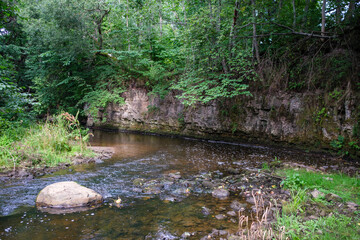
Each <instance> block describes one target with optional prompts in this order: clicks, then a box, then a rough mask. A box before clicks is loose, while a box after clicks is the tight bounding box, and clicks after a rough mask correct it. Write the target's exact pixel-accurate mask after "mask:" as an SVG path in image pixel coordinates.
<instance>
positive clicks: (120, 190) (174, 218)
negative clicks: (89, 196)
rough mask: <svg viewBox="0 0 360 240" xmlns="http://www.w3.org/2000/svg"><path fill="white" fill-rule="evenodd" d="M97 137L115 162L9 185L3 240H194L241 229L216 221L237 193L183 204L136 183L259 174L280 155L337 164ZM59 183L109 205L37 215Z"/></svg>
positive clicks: (248, 150) (266, 151)
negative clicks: (42, 194) (72, 184)
mask: <svg viewBox="0 0 360 240" xmlns="http://www.w3.org/2000/svg"><path fill="white" fill-rule="evenodd" d="M94 135H95V136H94V138H93V139H92V141H91V144H92V145H93V146H111V147H114V148H115V154H114V156H113V157H112V158H111V159H109V160H106V161H104V162H103V163H100V164H89V165H80V166H73V167H72V168H71V169H67V170H62V171H60V172H58V173H55V174H53V175H50V176H46V177H42V178H36V179H32V180H17V181H14V182H9V183H6V184H4V185H3V186H1V188H0V216H2V217H0V239H29V236H36V238H37V239H144V237H146V236H148V238H149V239H175V236H177V237H179V236H180V235H181V234H183V233H184V232H197V235H196V237H195V238H194V239H198V238H200V236H204V235H206V233H209V232H211V230H212V229H214V228H215V229H228V230H230V231H235V230H236V227H237V224H236V219H235V218H234V217H229V216H228V217H227V218H226V219H223V220H217V219H215V218H214V216H215V215H216V214H226V212H227V211H229V210H230V208H229V205H230V202H231V201H232V200H234V199H239V197H237V196H231V197H230V198H229V199H227V200H216V199H214V198H212V197H211V194H204V193H202V194H200V193H192V194H190V195H189V196H184V197H183V198H182V199H181V201H179V202H168V201H163V200H162V199H165V198H166V196H162V195H159V196H155V197H153V196H149V195H146V194H144V193H142V192H139V191H134V185H133V181H134V180H135V179H136V178H143V179H145V180H151V179H158V178H161V177H163V175H164V174H166V173H169V172H177V171H178V172H180V173H181V175H182V176H183V178H190V177H191V176H193V175H195V174H199V173H202V172H207V171H214V170H217V169H219V168H221V169H226V168H228V167H231V166H237V167H242V168H247V169H256V168H259V167H261V164H262V163H263V162H266V161H270V160H272V159H274V157H275V156H276V157H277V158H279V159H280V160H282V161H297V162H306V163H307V164H314V165H315V164H327V161H329V160H328V159H327V158H326V157H323V156H322V155H312V154H307V153H301V154H299V152H297V151H290V150H286V149H276V148H270V147H263V146H254V145H247V144H229V143H225V142H210V141H200V140H193V139H181V138H170V137H159V136H149V135H140V134H130V133H107V132H99V131H97V132H95V134H94ZM59 181H76V182H78V183H80V184H81V185H83V186H86V187H89V188H91V189H94V190H95V191H97V192H99V193H100V194H102V195H103V196H104V197H105V198H106V199H107V202H106V204H105V205H104V206H103V207H101V208H99V209H94V210H90V211H87V212H82V213H70V214H64V215H50V214H46V213H42V212H40V211H38V210H36V209H35V207H34V205H35V199H36V196H37V194H38V192H39V191H40V190H41V189H42V188H44V187H45V186H47V185H49V184H51V183H54V182H59ZM117 197H121V198H122V199H123V203H124V206H123V207H122V208H117V207H114V206H113V207H111V206H110V205H111V204H110V203H111V202H112V199H117ZM240 200H241V199H240ZM202 206H206V207H208V208H210V209H211V210H212V214H210V215H209V216H203V214H202V213H201V207H202ZM202 234H203V235H202Z"/></svg>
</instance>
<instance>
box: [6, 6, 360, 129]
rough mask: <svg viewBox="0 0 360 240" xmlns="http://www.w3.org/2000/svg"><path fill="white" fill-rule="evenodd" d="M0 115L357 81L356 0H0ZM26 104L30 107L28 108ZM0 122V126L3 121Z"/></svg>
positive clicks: (333, 85) (340, 85)
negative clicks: (138, 95)
mask: <svg viewBox="0 0 360 240" xmlns="http://www.w3.org/2000/svg"><path fill="white" fill-rule="evenodd" d="M0 4H1V5H0V20H1V25H0V42H1V48H0V73H1V75H0V94H1V99H0V119H1V121H4V120H14V119H19V118H21V117H22V116H23V115H24V114H25V113H26V114H29V109H32V112H34V111H35V113H36V114H53V113H57V112H60V111H62V110H65V111H67V112H70V113H72V114H75V113H76V112H77V111H78V110H81V111H83V109H84V106H86V109H87V110H88V111H95V110H96V109H97V108H99V107H105V106H106V105H107V104H108V103H110V102H115V103H121V102H122V101H123V99H122V98H121V93H122V92H124V91H125V90H126V89H127V88H128V87H130V86H142V87H146V88H147V89H148V90H149V91H150V93H151V94H156V95H159V96H160V97H164V96H166V95H167V93H168V92H169V91H175V92H176V93H177V96H178V98H180V99H182V101H183V103H184V104H187V105H191V104H195V103H199V102H202V103H207V102H209V101H212V100H214V99H219V98H232V97H235V96H237V95H243V94H245V95H251V92H252V91H259V90H260V91H274V90H285V91H312V90H314V89H325V90H326V91H333V90H335V89H339V91H340V90H341V89H345V88H346V87H347V86H348V85H349V84H350V85H351V86H352V88H355V89H359V88H360V86H359V81H358V79H359V69H358V68H359V67H358V65H359V64H358V59H359V51H360V48H359V45H360V44H359V43H358V39H359V36H360V34H359V31H360V29H359V22H360V21H359V20H360V19H359V16H360V14H359V11H360V10H359V9H360V3H359V1H355V0H351V1H341V0H301V1H300V0H292V1H283V0H246V1H244V0H232V1H224V0H171V1H168V0H87V1H85V0H36V1H35V0H19V1H16V0H5V1H1V3H0ZM33 110H34V111H33ZM1 121H0V125H1Z"/></svg>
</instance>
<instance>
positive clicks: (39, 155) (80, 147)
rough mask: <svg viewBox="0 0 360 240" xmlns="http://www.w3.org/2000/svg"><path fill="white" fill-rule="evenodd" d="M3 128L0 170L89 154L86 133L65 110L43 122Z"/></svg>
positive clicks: (51, 163) (32, 165) (53, 164)
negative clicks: (17, 128) (28, 125)
mask: <svg viewBox="0 0 360 240" xmlns="http://www.w3.org/2000/svg"><path fill="white" fill-rule="evenodd" d="M20 129H21V131H18V130H14V129H12V128H9V129H6V130H5V131H4V132H3V133H2V135H1V136H0V150H1V151H0V169H2V170H7V169H10V168H15V167H17V166H21V167H36V166H56V165H58V164H59V163H62V162H65V163H66V162H68V163H69V162H70V161H71V158H72V157H73V156H75V155H84V154H85V155H91V151H90V150H88V149H87V148H86V145H87V141H88V135H87V133H86V132H84V130H82V129H81V128H80V124H79V122H78V120H77V118H76V117H75V116H72V115H70V114H68V113H62V114H61V115H59V116H57V117H54V118H53V120H52V121H51V122H50V121H47V122H45V123H40V124H34V125H33V126H31V127H28V128H26V127H21V128H20Z"/></svg>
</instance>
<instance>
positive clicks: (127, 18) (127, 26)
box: [119, 0, 130, 51]
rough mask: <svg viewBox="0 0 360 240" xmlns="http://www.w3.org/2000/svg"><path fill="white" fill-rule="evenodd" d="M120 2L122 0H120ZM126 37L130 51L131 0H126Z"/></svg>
mask: <svg viewBox="0 0 360 240" xmlns="http://www.w3.org/2000/svg"><path fill="white" fill-rule="evenodd" d="M119 3H120V0H119ZM126 38H127V42H128V51H130V37H129V0H126Z"/></svg>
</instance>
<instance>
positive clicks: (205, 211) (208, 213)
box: [201, 207, 211, 216]
mask: <svg viewBox="0 0 360 240" xmlns="http://www.w3.org/2000/svg"><path fill="white" fill-rule="evenodd" d="M201 213H202V214H204V215H205V216H208V215H210V213H211V210H210V209H209V208H207V207H202V208H201Z"/></svg>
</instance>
